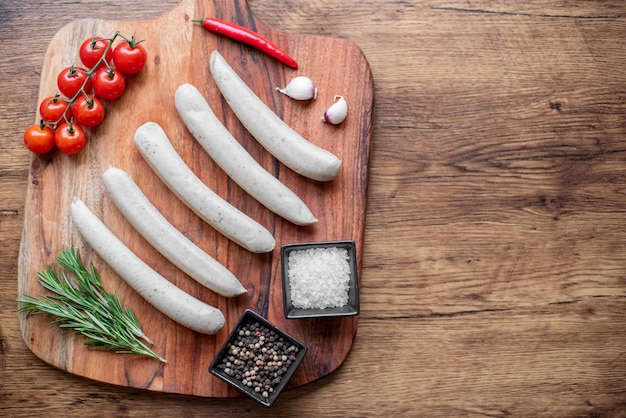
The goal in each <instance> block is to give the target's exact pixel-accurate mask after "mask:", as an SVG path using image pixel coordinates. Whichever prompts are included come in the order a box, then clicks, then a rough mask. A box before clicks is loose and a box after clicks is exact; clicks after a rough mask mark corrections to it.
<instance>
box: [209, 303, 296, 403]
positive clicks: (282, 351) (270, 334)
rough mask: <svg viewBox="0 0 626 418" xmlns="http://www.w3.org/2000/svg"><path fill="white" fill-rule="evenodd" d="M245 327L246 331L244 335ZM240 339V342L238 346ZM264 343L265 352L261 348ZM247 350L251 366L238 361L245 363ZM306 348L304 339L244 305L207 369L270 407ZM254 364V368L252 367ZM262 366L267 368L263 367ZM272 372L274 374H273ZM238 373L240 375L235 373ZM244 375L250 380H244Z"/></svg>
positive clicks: (294, 369) (293, 371)
mask: <svg viewBox="0 0 626 418" xmlns="http://www.w3.org/2000/svg"><path fill="white" fill-rule="evenodd" d="M246 330H247V331H248V332H249V335H246ZM240 334H242V335H240ZM261 336H263V338H261ZM239 342H242V345H241V346H240V345H239ZM233 347H235V351H233ZM264 347H265V348H266V352H265V353H263V351H262V349H263V348H264ZM271 350H275V351H276V352H277V354H276V358H271V356H270V354H268V351H271ZM246 351H248V352H252V353H253V354H254V358H252V360H253V365H252V366H251V367H250V366H247V364H246V365H244V364H237V363H238V362H239V361H241V362H244V363H247V360H248V358H247V357H245V361H244V360H243V359H244V353H245V352H246ZM306 352H307V347H306V346H305V345H304V344H303V343H301V342H300V341H298V340H296V339H295V338H293V337H292V336H290V335H289V334H287V333H286V332H284V331H282V330H280V329H279V328H278V327H276V326H275V325H273V324H272V323H270V322H269V321H268V320H267V319H265V318H263V317H262V316H261V315H259V314H257V313H256V312H254V311H252V310H250V309H246V310H245V311H244V313H243V314H242V315H241V317H240V318H239V320H238V321H237V324H236V325H235V327H234V328H233V330H232V331H231V333H230V335H229V336H228V339H227V340H226V342H225V343H224V345H223V346H222V348H221V349H220V351H219V352H218V353H217V355H216V356H215V358H214V359H213V361H212V362H211V365H210V366H209V373H211V374H212V375H214V376H216V377H218V378H220V379H222V380H224V381H226V382H227V383H229V384H231V385H232V386H234V387H236V388H237V389H239V390H240V391H241V392H243V393H245V394H246V395H248V396H249V397H251V398H252V399H254V400H255V401H257V402H259V403H260V404H262V405H264V406H267V407H271V406H272V405H273V404H274V402H275V401H276V399H277V398H278V395H280V393H281V391H282V390H283V389H284V388H285V386H286V385H287V383H288V382H289V380H290V379H291V377H292V376H293V374H294V373H295V371H296V369H297V368H298V366H299V365H300V363H301V362H302V359H303V358H304V355H305V354H306ZM240 355H241V356H240ZM235 360H237V361H235ZM255 366H256V368H257V370H254V367H255ZM265 366H267V368H268V370H264V367H265ZM253 370H254V373H252V371H253ZM246 371H247V372H248V374H250V373H252V376H251V377H246V375H245V372H246ZM274 373H276V374H277V376H274ZM238 374H240V376H237V375H238ZM255 376H256V377H257V379H255ZM238 377H239V378H238ZM244 379H245V380H246V382H248V381H249V382H251V383H246V382H244ZM267 380H270V383H267ZM257 385H260V386H259V387H260V389H256V386H257ZM270 387H271V389H269V388H270Z"/></svg>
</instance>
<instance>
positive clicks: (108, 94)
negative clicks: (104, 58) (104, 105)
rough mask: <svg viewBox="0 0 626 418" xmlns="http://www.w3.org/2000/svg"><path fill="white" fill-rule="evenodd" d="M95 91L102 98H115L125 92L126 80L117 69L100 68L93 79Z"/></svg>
mask: <svg viewBox="0 0 626 418" xmlns="http://www.w3.org/2000/svg"><path fill="white" fill-rule="evenodd" d="M91 84H92V85H93V92H94V93H95V94H96V95H97V96H98V97H100V98H101V99H102V100H114V99H117V98H118V97H120V96H121V95H122V93H124V90H125V89H126V80H124V76H123V75H122V73H120V72H119V71H118V70H117V69H108V68H100V69H98V70H97V71H96V72H95V73H94V75H93V78H92V80H91Z"/></svg>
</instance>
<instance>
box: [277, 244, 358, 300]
mask: <svg viewBox="0 0 626 418" xmlns="http://www.w3.org/2000/svg"><path fill="white" fill-rule="evenodd" d="M287 266H288V277H289V286H290V288H291V302H292V304H293V306H294V308H300V309H324V308H336V307H341V306H345V305H347V304H348V291H349V289H350V263H349V255H348V250H347V249H345V248H337V247H328V248H308V249H306V250H297V251H292V252H290V253H289V259H288V263H287Z"/></svg>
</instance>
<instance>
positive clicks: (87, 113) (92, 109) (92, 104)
mask: <svg viewBox="0 0 626 418" xmlns="http://www.w3.org/2000/svg"><path fill="white" fill-rule="evenodd" d="M72 114H73V115H74V120H75V121H76V122H77V123H79V124H81V125H83V126H87V127H89V128H92V127H94V126H97V125H99V124H100V123H101V122H102V120H103V119H104V105H103V104H102V102H101V101H100V99H98V98H97V97H95V96H93V95H87V96H85V95H82V96H78V97H77V98H76V100H75V101H74V103H72Z"/></svg>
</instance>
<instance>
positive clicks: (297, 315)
mask: <svg viewBox="0 0 626 418" xmlns="http://www.w3.org/2000/svg"><path fill="white" fill-rule="evenodd" d="M333 247H334V248H345V249H346V250H348V262H349V264H350V290H349V291H348V304H347V305H345V306H341V307H337V308H323V309H302V308H295V307H294V306H293V303H292V301H291V288H290V285H289V276H288V267H287V266H288V261H289V254H290V253H291V252H292V251H299V250H306V249H308V248H333ZM280 262H281V269H282V282H283V309H284V312H285V318H287V319H302V318H322V317H336V316H353V315H358V314H359V310H360V305H359V280H358V273H357V267H356V266H357V263H356V245H355V243H354V241H327V242H310V243H300V244H285V245H283V246H282V247H281V249H280Z"/></svg>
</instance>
